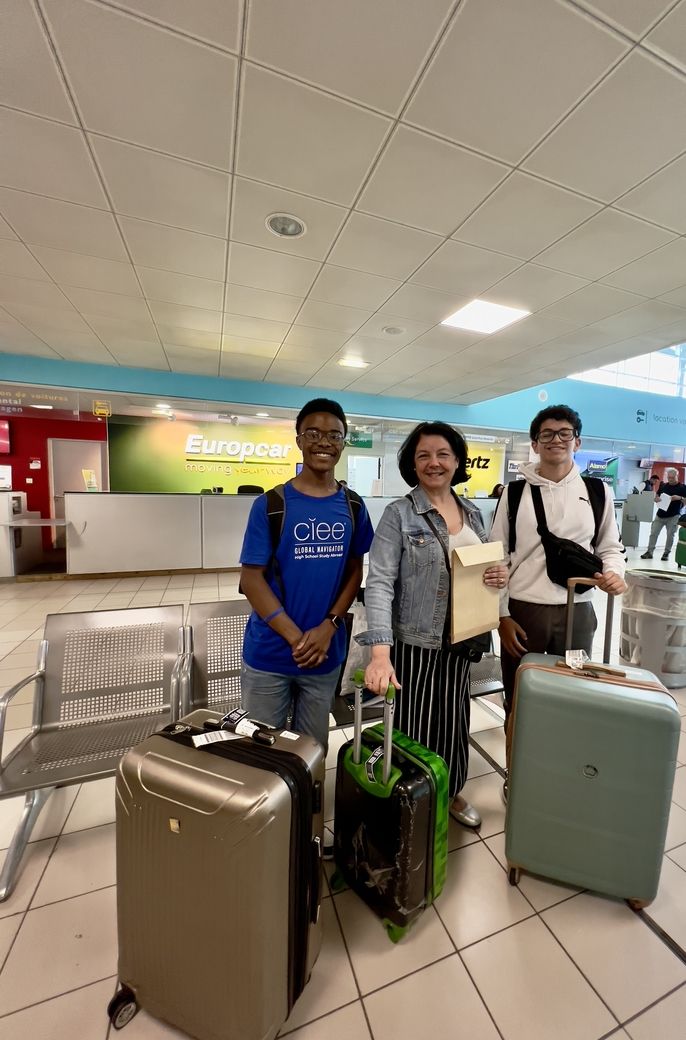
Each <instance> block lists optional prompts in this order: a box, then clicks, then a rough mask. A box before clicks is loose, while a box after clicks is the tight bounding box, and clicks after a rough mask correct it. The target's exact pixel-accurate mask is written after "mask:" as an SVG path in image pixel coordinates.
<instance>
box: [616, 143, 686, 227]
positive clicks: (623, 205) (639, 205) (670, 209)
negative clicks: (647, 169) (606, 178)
mask: <svg viewBox="0 0 686 1040" xmlns="http://www.w3.org/2000/svg"><path fill="white" fill-rule="evenodd" d="M684 184H686V156H681V158H680V159H675V160H674V162H673V163H670V164H669V166H666V167H665V168H664V169H663V170H660V172H659V173H656V174H654V175H653V176H652V177H649V178H648V180H647V181H644V182H643V184H639V186H638V187H637V188H634V189H633V191H630V192H629V193H628V194H627V195H623V196H622V198H621V199H620V200H619V201H618V202H616V203H615V207H616V208H617V209H621V210H626V211H627V212H629V213H635V214H636V216H639V217H645V219H646V220H654V221H655V223H656V224H663V225H664V226H665V227H669V228H672V229H673V230H674V231H677V232H678V233H679V234H682V235H683V234H684V233H686V191H684Z"/></svg>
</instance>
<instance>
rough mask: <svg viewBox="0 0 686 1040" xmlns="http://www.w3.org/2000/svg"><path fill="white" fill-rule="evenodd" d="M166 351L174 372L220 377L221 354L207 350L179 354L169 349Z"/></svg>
mask: <svg viewBox="0 0 686 1040" xmlns="http://www.w3.org/2000/svg"><path fill="white" fill-rule="evenodd" d="M165 349H166V354H167V360H168V361H169V367H170V368H171V370H172V372H185V373H188V374H189V375H201V376H218V375H219V359H220V355H219V352H217V353H215V354H213V353H211V352H210V351H205V350H189V351H184V353H182V354H179V353H174V352H172V351H171V350H170V349H169V348H165Z"/></svg>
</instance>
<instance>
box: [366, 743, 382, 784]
mask: <svg viewBox="0 0 686 1040" xmlns="http://www.w3.org/2000/svg"><path fill="white" fill-rule="evenodd" d="M382 758H383V748H382V747H378V748H375V749H374V750H373V751H372V753H371V755H370V756H369V758H368V759H367V761H366V763H365V769H366V770H367V779H368V780H369V782H370V783H372V784H375V783H376V782H377V780H376V777H375V776H374V766H375V765H376V763H377V762H379V761H380V760H381V759H382Z"/></svg>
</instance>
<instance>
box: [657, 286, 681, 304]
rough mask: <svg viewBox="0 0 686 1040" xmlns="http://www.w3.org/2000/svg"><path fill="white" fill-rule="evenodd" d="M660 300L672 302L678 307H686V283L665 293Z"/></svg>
mask: <svg viewBox="0 0 686 1040" xmlns="http://www.w3.org/2000/svg"><path fill="white" fill-rule="evenodd" d="M660 300H661V301H662V302H663V303H672V304H674V305H675V306H676V307H686V285H681V286H679V288H678V289H672V290H671V292H668V293H665V294H664V295H663V296H661V297H660Z"/></svg>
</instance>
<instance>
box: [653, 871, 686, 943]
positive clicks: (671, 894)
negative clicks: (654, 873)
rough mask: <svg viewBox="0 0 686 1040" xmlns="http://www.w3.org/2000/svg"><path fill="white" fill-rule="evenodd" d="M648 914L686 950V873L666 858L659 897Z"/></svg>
mask: <svg viewBox="0 0 686 1040" xmlns="http://www.w3.org/2000/svg"><path fill="white" fill-rule="evenodd" d="M646 913H647V914H648V916H649V917H651V918H652V919H653V921H655V922H656V923H657V924H659V926H660V928H663V929H664V930H665V932H667V934H668V935H669V936H671V938H672V939H674V941H675V942H677V943H678V944H679V946H681V947H682V949H686V872H684V871H683V870H682V869H681V867H678V866H677V865H676V863H673V862H672V860H671V859H669V858H668V857H666V856H665V858H664V859H663V861H662V875H661V877H660V887H659V889H658V893H657V896H656V898H655V901H654V902H653V903H651V905H650V906H649V907H647V908H646Z"/></svg>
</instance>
